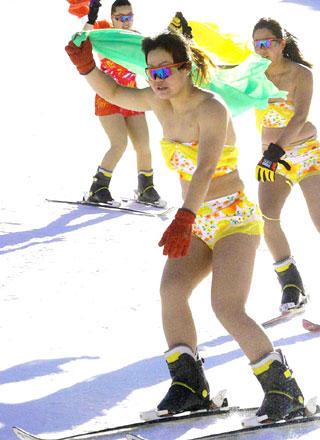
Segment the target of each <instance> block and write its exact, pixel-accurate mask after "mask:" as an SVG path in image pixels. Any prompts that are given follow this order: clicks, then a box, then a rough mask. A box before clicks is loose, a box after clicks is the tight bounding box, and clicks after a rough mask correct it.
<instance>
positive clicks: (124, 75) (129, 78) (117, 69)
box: [93, 20, 137, 87]
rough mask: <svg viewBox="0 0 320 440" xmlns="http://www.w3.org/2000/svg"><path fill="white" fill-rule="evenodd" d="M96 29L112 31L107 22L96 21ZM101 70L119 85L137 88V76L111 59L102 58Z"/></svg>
mask: <svg viewBox="0 0 320 440" xmlns="http://www.w3.org/2000/svg"><path fill="white" fill-rule="evenodd" d="M93 28H94V29H110V28H111V25H110V23H109V22H108V21H107V20H101V21H96V22H95V24H94V26H93ZM100 68H101V70H102V71H103V72H105V73H106V74H107V75H109V76H111V77H112V78H113V79H114V80H115V81H116V82H117V83H118V84H120V85H122V86H126V87H137V83H136V74H135V73H133V72H130V70H128V69H126V68H125V67H123V66H120V64H117V63H115V62H114V61H111V60H109V58H102V60H101V65H100Z"/></svg>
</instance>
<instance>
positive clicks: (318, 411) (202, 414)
mask: <svg viewBox="0 0 320 440" xmlns="http://www.w3.org/2000/svg"><path fill="white" fill-rule="evenodd" d="M311 401H312V399H311ZM311 401H310V402H311ZM307 406H308V404H307ZM257 409H258V408H240V407H237V406H235V407H229V406H221V407H215V408H213V409H209V410H204V411H195V412H189V413H182V414H177V415H174V416H166V417H162V418H157V419H153V420H147V421H143V422H137V423H131V424H127V425H119V426H114V427H110V428H105V429H101V430H98V431H92V432H87V433H84V434H76V435H71V436H67V437H60V438H51V440H89V439H95V438H100V437H101V438H104V437H107V436H109V435H114V434H121V433H126V432H127V434H126V438H127V440H151V439H146V438H144V437H140V436H139V435H137V434H131V432H130V431H137V430H138V429H142V428H147V427H152V426H156V425H162V424H170V423H177V422H188V421H189V422H190V421H192V420H195V419H200V418H209V417H219V416H220V417H228V416H229V415H232V414H235V415H237V414H245V413H248V414H252V413H255V412H256V411H257ZM319 422H320V407H319V405H316V403H315V402H314V410H313V412H312V414H311V415H308V414H307V410H306V411H305V414H304V415H301V416H298V417H295V418H292V419H284V420H280V421H277V422H272V423H265V424H257V425H256V426H250V427H243V428H240V429H236V430H233V431H224V432H220V433H215V434H211V435H206V436H204V437H196V438H192V439H189V440H212V439H224V438H226V439H229V438H232V437H235V436H237V437H239V436H241V435H244V434H248V433H252V432H254V431H261V430H264V429H271V428H279V427H286V426H294V425H301V424H303V423H319ZM13 430H14V432H15V434H16V435H17V437H18V438H19V439H20V440H44V439H43V438H42V437H37V436H35V435H33V434H30V433H28V432H26V431H24V430H23V429H21V428H17V427H14V428H13ZM152 440H155V439H152Z"/></svg>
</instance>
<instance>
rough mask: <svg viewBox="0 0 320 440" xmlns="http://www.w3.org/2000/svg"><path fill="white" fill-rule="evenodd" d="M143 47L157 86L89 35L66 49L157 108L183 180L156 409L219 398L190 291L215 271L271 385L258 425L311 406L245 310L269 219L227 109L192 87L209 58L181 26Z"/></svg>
mask: <svg viewBox="0 0 320 440" xmlns="http://www.w3.org/2000/svg"><path fill="white" fill-rule="evenodd" d="M142 50H143V52H144V55H145V59H146V64H147V68H146V74H147V76H148V79H149V85H150V87H148V88H144V89H134V88H126V87H122V86H121V85H119V84H117V83H116V82H115V81H114V80H113V79H112V78H110V77H108V76H106V75H104V74H103V72H101V70H99V69H98V68H97V67H96V66H95V62H94V60H93V56H92V47H91V43H90V39H89V38H88V39H87V40H86V41H84V42H83V43H82V44H81V45H80V47H77V46H76V45H75V44H73V43H72V42H70V43H69V44H68V46H67V47H66V51H67V53H68V55H69V56H70V58H71V60H72V62H73V63H74V64H75V65H76V67H77V69H78V71H79V72H80V73H81V74H82V75H84V78H85V79H86V80H87V82H88V83H89V84H90V86H91V87H92V88H93V89H94V90H95V91H96V92H97V93H98V94H99V95H100V96H102V97H103V98H104V99H106V100H108V101H109V102H112V103H113V104H115V105H119V106H121V107H125V108H128V109H132V110H135V111H151V110H152V111H153V112H154V113H155V115H156V116H157V118H158V120H159V122H160V124H161V125H162V129H163V136H164V138H163V140H162V142H161V144H162V151H163V154H164V156H165V160H166V163H167V165H168V166H169V167H170V168H172V169H174V170H176V171H177V172H178V173H179V175H180V178H181V179H180V182H181V188H182V194H183V198H184V203H183V206H182V207H181V208H180V209H178V211H177V213H176V215H175V219H174V220H173V221H172V223H171V224H170V225H169V227H168V228H167V229H166V231H165V232H164V234H163V236H162V238H161V240H160V243H159V245H160V246H163V247H164V250H163V253H164V255H167V256H168V257H169V258H168V260H167V262H166V265H165V268H164V271H163V276H162V281H161V289H160V290H161V302H162V319H163V328H164V334H165V337H166V340H167V344H168V351H167V352H166V355H165V357H166V361H167V364H168V368H169V372H170V375H171V377H172V383H171V386H170V388H169V390H168V393H167V394H166V396H165V397H164V399H163V400H162V401H161V402H160V403H159V405H158V407H157V411H158V413H159V412H161V414H163V413H164V414H168V413H179V412H183V411H186V410H191V409H203V408H209V407H210V406H212V405H213V403H212V400H211V399H210V392H209V385H208V382H207V380H206V377H205V374H204V370H203V366H202V360H201V359H200V358H199V355H198V351H197V334H196V329H195V325H194V321H193V317H192V313H191V310H190V307H189V298H190V296H191V293H192V291H193V290H194V289H195V288H196V286H197V285H198V284H199V283H200V281H202V280H203V279H204V278H205V277H206V276H207V275H209V274H210V273H211V274H212V290H211V301H212V307H213V310H214V313H215V315H216V316H217V318H218V319H219V321H220V322H221V324H222V325H223V326H224V327H225V328H226V330H227V331H228V333H229V334H230V335H232V337H233V338H234V339H235V340H236V341H237V342H238V343H239V345H240V347H241V349H242V350H243V352H244V353H245V355H246V356H247V358H248V359H249V361H250V365H251V368H252V370H253V373H254V374H255V376H256V377H257V379H258V381H259V382H260V384H261V386H262V388H263V390H264V392H265V398H264V400H263V403H262V405H261V407H260V408H259V410H258V411H257V415H256V417H255V422H256V421H257V420H258V421H262V422H265V421H268V420H278V419H282V418H284V417H287V416H288V415H289V414H291V413H292V412H296V411H303V406H304V403H303V401H304V400H303V396H302V393H301V391H300V389H299V387H298V385H297V383H296V381H295V379H294V378H293V376H292V372H291V370H290V369H289V368H288V365H287V363H286V360H285V358H284V356H283V355H282V353H281V351H280V350H276V351H275V350H274V347H273V345H272V343H271V341H270V340H269V338H268V336H267V335H266V334H265V332H264V331H263V329H262V328H261V327H260V326H259V325H258V324H257V323H256V322H255V321H254V320H253V319H252V318H251V317H249V316H248V315H247V312H246V309H245V304H246V300H247V297H248V293H249V289H250V283H251V278H252V271H253V266H254V260H255V254H256V249H257V247H258V245H259V242H260V236H261V233H262V228H263V221H262V217H261V213H260V211H259V208H258V207H257V206H256V205H254V204H253V203H251V202H250V201H249V200H248V199H247V198H246V196H245V194H244V192H243V189H244V188H243V182H242V180H241V179H240V176H239V172H238V170H237V147H236V137H235V132H234V129H233V125H232V119H231V117H230V114H229V111H228V109H227V108H226V106H225V104H224V103H222V102H221V101H220V100H219V98H218V97H217V96H215V95H214V94H213V93H211V92H208V91H205V90H202V89H201V88H199V87H197V86H195V85H194V81H193V79H194V76H200V78H201V79H202V80H203V81H206V79H207V78H208V76H209V68H210V67H212V65H211V62H210V60H209V59H208V58H207V57H206V56H205V54H204V53H203V52H202V51H201V50H199V49H196V48H193V47H190V46H189V44H188V42H187V41H186V39H185V38H183V36H181V35H179V34H177V33H175V32H165V33H163V34H160V35H159V36H157V37H155V38H145V39H144V40H143V42H142ZM192 67H194V71H193V72H192V71H191V69H192ZM235 374H236V372H235Z"/></svg>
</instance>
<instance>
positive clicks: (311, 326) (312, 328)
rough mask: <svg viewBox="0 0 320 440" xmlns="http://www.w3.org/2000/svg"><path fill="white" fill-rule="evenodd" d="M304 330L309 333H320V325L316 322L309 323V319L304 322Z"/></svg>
mask: <svg viewBox="0 0 320 440" xmlns="http://www.w3.org/2000/svg"><path fill="white" fill-rule="evenodd" d="M302 325H303V328H305V329H306V330H308V331H309V332H320V324H315V323H314V322H311V321H308V320H307V319H303V320H302Z"/></svg>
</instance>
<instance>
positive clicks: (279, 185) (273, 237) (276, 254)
mask: <svg viewBox="0 0 320 440" xmlns="http://www.w3.org/2000/svg"><path fill="white" fill-rule="evenodd" d="M290 192H291V188H290V186H289V185H288V184H287V182H286V180H285V179H284V177H282V176H278V175H277V176H276V180H275V182H264V183H259V205H260V209H261V211H262V214H263V215H264V220H265V224H264V238H265V241H266V243H267V246H268V248H269V250H270V252H271V254H272V256H273V258H274V260H275V261H281V260H284V259H285V258H287V257H289V256H290V255H291V250H290V246H289V243H288V240H287V238H286V236H285V234H284V232H283V230H282V228H281V224H280V215H281V211H282V208H283V205H284V203H285V201H286V199H287V197H288V195H289V194H290Z"/></svg>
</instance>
